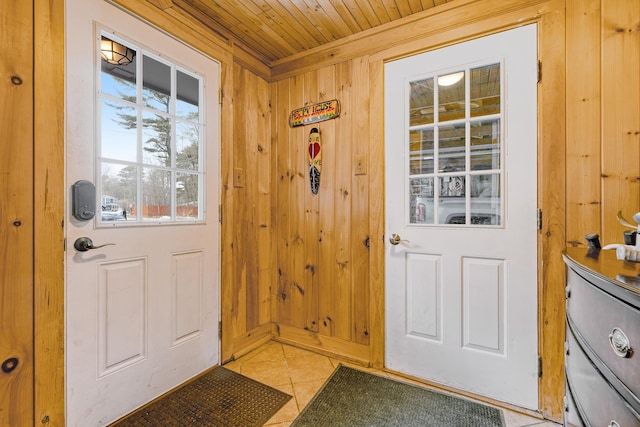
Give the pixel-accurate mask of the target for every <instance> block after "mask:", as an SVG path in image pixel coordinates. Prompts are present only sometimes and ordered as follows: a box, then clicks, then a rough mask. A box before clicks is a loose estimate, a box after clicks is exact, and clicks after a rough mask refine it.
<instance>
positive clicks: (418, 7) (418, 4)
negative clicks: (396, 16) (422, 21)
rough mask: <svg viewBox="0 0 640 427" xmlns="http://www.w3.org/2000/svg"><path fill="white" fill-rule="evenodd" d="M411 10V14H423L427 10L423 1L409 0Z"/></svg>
mask: <svg viewBox="0 0 640 427" xmlns="http://www.w3.org/2000/svg"><path fill="white" fill-rule="evenodd" d="M409 8H410V9H411V13H418V12H422V11H423V10H424V9H425V7H424V6H423V5H422V1H421V0H409Z"/></svg>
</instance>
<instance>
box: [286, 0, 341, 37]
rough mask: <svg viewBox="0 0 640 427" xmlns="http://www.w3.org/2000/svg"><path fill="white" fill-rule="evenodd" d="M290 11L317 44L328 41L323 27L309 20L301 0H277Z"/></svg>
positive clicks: (304, 4)
mask: <svg viewBox="0 0 640 427" xmlns="http://www.w3.org/2000/svg"><path fill="white" fill-rule="evenodd" d="M278 1H279V2H280V3H281V4H282V5H283V6H284V7H285V8H286V9H287V10H289V11H290V13H291V14H292V15H293V16H294V17H295V18H296V19H297V20H298V22H299V23H300V24H301V25H302V26H303V27H304V28H306V29H307V31H308V32H309V34H311V35H312V36H313V38H314V40H315V41H316V43H317V45H321V44H324V43H327V42H329V41H330V39H329V38H328V37H327V34H326V32H323V30H324V29H323V28H319V27H317V26H316V25H314V23H313V21H311V19H310V16H309V13H307V12H308V10H307V9H308V6H307V4H306V3H304V1H302V0H278Z"/></svg>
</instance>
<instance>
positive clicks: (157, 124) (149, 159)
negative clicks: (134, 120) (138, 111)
mask: <svg viewBox="0 0 640 427" xmlns="http://www.w3.org/2000/svg"><path fill="white" fill-rule="evenodd" d="M142 144H143V145H142V150H143V153H142V161H143V163H145V164H148V165H158V166H167V167H170V166H171V119H170V118H169V117H166V116H161V115H159V114H153V113H149V112H146V111H145V112H144V113H143V115H142Z"/></svg>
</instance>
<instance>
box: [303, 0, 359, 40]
mask: <svg viewBox="0 0 640 427" xmlns="http://www.w3.org/2000/svg"><path fill="white" fill-rule="evenodd" d="M295 2H296V4H298V6H299V7H300V8H301V9H303V10H304V11H305V13H306V14H307V18H308V19H309V20H310V21H311V22H312V23H313V25H315V26H316V28H318V29H319V30H320V31H321V32H323V33H324V35H325V36H326V37H327V38H328V39H329V40H338V39H340V38H342V37H345V36H347V35H349V30H348V28H346V26H345V25H344V22H343V21H342V20H340V21H339V22H334V21H333V20H332V19H331V18H330V17H329V15H328V14H327V11H326V10H325V9H324V8H323V7H322V6H320V5H319V4H318V2H317V1H316V0H295Z"/></svg>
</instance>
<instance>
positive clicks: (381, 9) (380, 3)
mask: <svg viewBox="0 0 640 427" xmlns="http://www.w3.org/2000/svg"><path fill="white" fill-rule="evenodd" d="M367 4H369V5H370V7H371V8H372V9H373V12H374V13H375V15H376V17H377V18H378V20H379V21H380V24H386V23H387V22H391V16H390V15H389V13H388V12H387V8H386V7H385V6H384V0H369V1H368V2H367Z"/></svg>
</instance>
